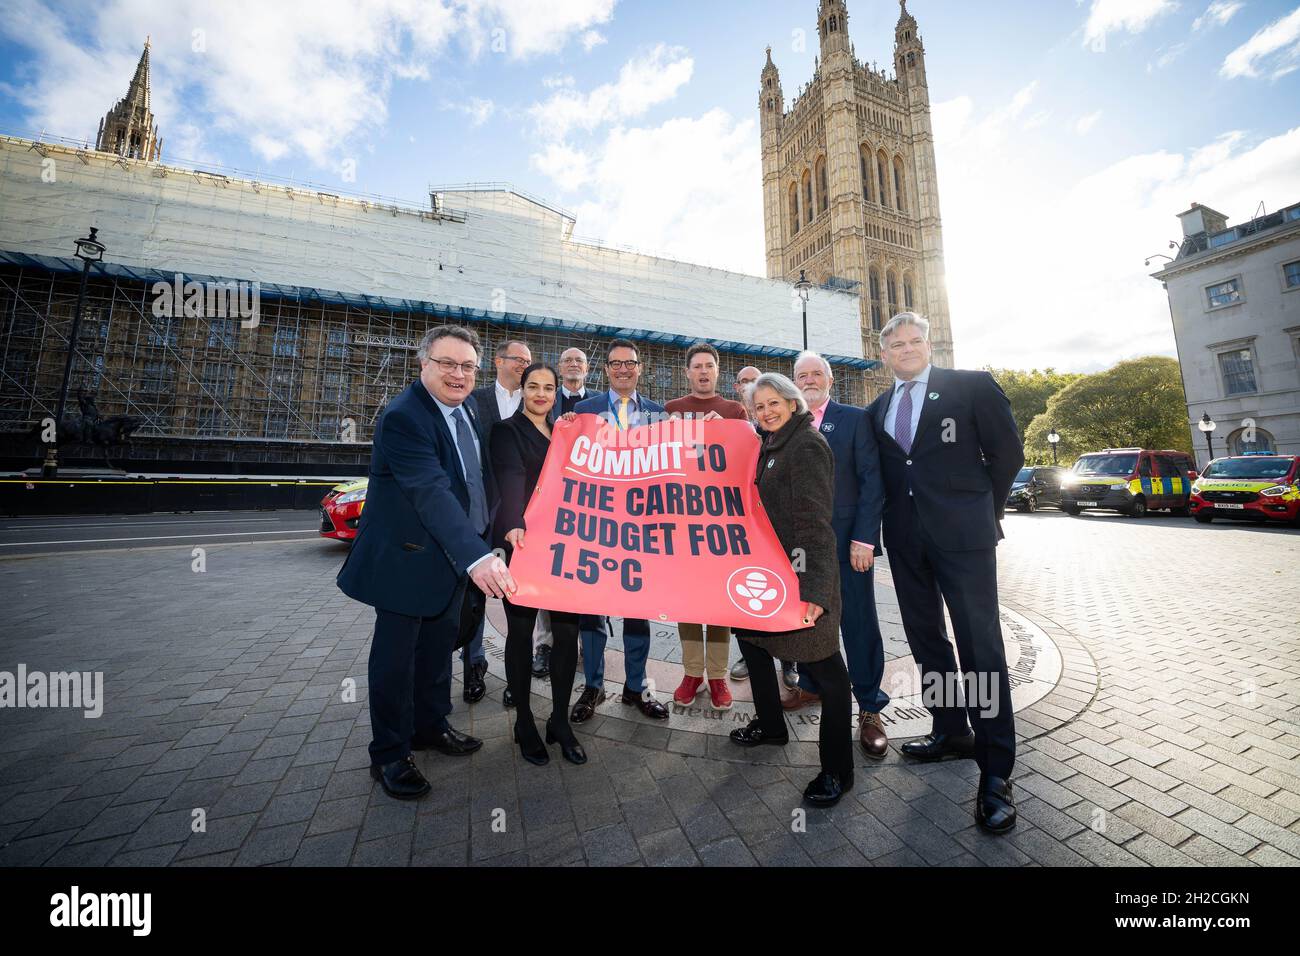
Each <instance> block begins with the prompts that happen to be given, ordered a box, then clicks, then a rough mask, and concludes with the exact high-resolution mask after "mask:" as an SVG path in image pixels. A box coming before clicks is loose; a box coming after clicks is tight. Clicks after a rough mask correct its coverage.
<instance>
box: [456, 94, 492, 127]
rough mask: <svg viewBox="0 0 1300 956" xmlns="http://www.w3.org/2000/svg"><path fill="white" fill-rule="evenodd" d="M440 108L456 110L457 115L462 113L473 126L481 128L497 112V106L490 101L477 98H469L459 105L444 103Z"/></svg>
mask: <svg viewBox="0 0 1300 956" xmlns="http://www.w3.org/2000/svg"><path fill="white" fill-rule="evenodd" d="M442 108H443V109H445V110H456V111H457V112H459V113H464V114H465V115H466V116H468V117H469V120H470V122H471V123H472V124H473V125H475V126H482V125H483V124H484V123H486V122H487V121H488V120H490V119H491V118H492V114H493V113H495V112H496V110H497V105H496V103H494V102H492V101H491V100H487V99H483V98H482V97H479V96H471V97H469V98H468V99H466V100H464V101H463V102H459V103H453V102H444V103H443V104H442Z"/></svg>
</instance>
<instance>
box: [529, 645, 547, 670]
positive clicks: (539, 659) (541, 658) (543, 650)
mask: <svg viewBox="0 0 1300 956" xmlns="http://www.w3.org/2000/svg"><path fill="white" fill-rule="evenodd" d="M533 676H534V677H550V676H551V648H550V647H549V646H548V645H546V644H543V645H542V646H541V647H539V648H537V653H536V654H534V655H533Z"/></svg>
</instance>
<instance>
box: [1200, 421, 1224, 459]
mask: <svg viewBox="0 0 1300 956" xmlns="http://www.w3.org/2000/svg"><path fill="white" fill-rule="evenodd" d="M1196 427H1197V428H1199V429H1200V430H1201V432H1202V433H1203V434H1204V435H1205V445H1206V447H1207V448H1208V449H1209V450H1210V461H1214V430H1215V429H1216V428H1218V427H1219V426H1218V423H1217V422H1215V420H1214V419H1213V418H1211V417H1210V413H1209V412H1206V413H1205V414H1204V415H1202V416H1201V420H1200V421H1199V422H1197V423H1196ZM1208 464H1209V462H1206V465H1207V466H1208Z"/></svg>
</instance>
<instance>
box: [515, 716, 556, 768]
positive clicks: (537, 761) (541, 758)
mask: <svg viewBox="0 0 1300 956" xmlns="http://www.w3.org/2000/svg"><path fill="white" fill-rule="evenodd" d="M546 726H547V728H548V729H547V736H548V737H549V736H550V730H549V728H550V724H549V723H548V724H547V725H546ZM511 733H512V734H513V735H514V738H515V743H517V744H519V755H520V756H521V757H523V758H524V759H525V760H527V761H528V762H529V763H530V764H533V765H534V766H537V767H545V766H546V765H547V764H548V763H550V762H551V755H550V754H549V753H547V752H546V748H545V747H542V748H541V749H540V750H534V751H533V752H532V753H529V752H528V751H527V750H525V749H524V745H523V744H520V743H519V731H518V730H514V731H511ZM548 743H549V741H548Z"/></svg>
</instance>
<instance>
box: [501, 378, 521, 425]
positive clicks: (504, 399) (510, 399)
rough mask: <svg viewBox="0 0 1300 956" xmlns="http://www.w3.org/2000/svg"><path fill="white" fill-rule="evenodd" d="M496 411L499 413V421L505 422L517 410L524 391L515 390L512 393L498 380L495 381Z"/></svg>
mask: <svg viewBox="0 0 1300 956" xmlns="http://www.w3.org/2000/svg"><path fill="white" fill-rule="evenodd" d="M496 393H497V411H499V412H500V413H501V420H502V421H505V420H506V419H507V418H509V417H510V416H511V415H513V414H514V413H515V412H517V411H518V410H519V403H520V402H521V401H523V398H524V390H523V389H522V388H517V389H515V390H514V391H513V392H511V391H508V390H507V389H506V387H505V386H504V385H502V384H501V382H500V380H498V381H497V387H496Z"/></svg>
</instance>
